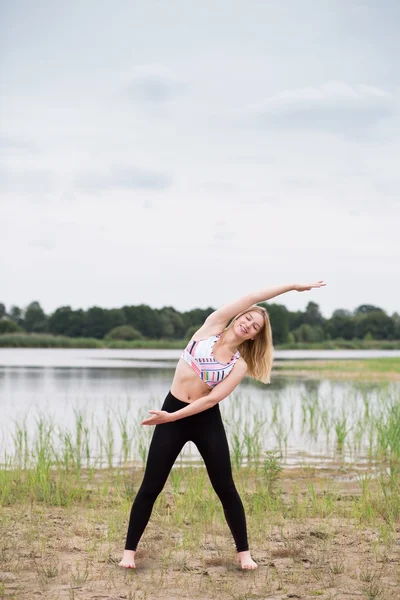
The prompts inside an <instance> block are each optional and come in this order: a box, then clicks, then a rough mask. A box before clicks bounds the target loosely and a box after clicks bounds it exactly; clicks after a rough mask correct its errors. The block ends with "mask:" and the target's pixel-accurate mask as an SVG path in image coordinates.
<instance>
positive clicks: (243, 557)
mask: <svg viewBox="0 0 400 600" xmlns="http://www.w3.org/2000/svg"><path fill="white" fill-rule="evenodd" d="M238 558H239V562H240V566H241V567H242V569H257V566H258V565H257V563H255V562H254V560H253V559H252V558H251V556H250V552H249V551H248V550H247V551H246V552H238Z"/></svg>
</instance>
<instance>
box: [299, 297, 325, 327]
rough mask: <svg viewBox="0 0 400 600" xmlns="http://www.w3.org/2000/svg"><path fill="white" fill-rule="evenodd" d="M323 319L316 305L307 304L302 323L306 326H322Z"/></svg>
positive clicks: (313, 303)
mask: <svg viewBox="0 0 400 600" xmlns="http://www.w3.org/2000/svg"><path fill="white" fill-rule="evenodd" d="M323 322H324V317H323V316H322V314H321V312H320V310H319V306H318V304H316V303H315V302H309V303H308V304H307V306H306V312H305V315H304V323H306V324H307V325H320V326H321V325H322V324H323Z"/></svg>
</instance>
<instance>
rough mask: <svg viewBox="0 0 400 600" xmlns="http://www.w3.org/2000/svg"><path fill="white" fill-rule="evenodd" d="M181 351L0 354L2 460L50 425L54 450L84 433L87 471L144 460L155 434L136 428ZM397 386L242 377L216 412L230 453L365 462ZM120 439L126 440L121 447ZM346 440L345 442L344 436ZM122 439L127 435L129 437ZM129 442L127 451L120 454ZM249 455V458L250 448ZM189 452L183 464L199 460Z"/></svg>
mask: <svg viewBox="0 0 400 600" xmlns="http://www.w3.org/2000/svg"><path fill="white" fill-rule="evenodd" d="M179 354H180V352H179V351H178V350H109V349H106V350H103V349H90V350H85V349H14V348H13V349H7V348H3V349H0V452H1V454H0V457H1V458H0V462H3V463H4V462H6V461H7V457H10V456H12V455H15V453H16V448H15V438H16V437H18V435H17V432H18V429H21V427H23V428H24V430H25V431H26V434H27V436H28V439H29V447H33V445H34V443H35V440H37V436H38V431H39V429H40V426H39V425H38V423H42V425H43V424H46V427H48V429H49V431H50V430H51V435H52V436H53V437H52V440H53V444H54V447H55V448H61V447H62V445H63V443H64V442H65V439H66V438H67V436H70V438H71V437H72V438H74V436H76V431H77V427H78V426H77V423H78V421H79V420H80V423H81V424H83V427H84V429H85V431H86V434H85V435H86V438H85V440H86V441H85V443H86V454H87V457H88V461H90V464H96V465H98V466H105V465H107V464H109V463H110V462H111V461H112V464H119V463H121V462H126V460H128V459H129V460H131V461H135V460H136V461H137V460H140V459H141V458H143V456H144V451H145V450H144V449H145V448H146V447H147V446H148V443H149V439H150V436H151V433H152V430H153V428H150V427H143V426H140V421H141V419H143V418H144V417H145V416H146V414H147V411H148V410H149V409H152V408H154V409H158V408H160V407H161V404H162V402H163V399H164V397H165V396H166V394H167V392H168V390H169V386H170V383H171V380H172V375H173V369H174V367H175V364H176V361H177V359H178V357H179ZM275 356H276V358H277V359H278V360H285V359H290V360H293V359H300V358H303V359H304V358H307V359H308V358H312V359H318V358H319V359H321V358H323V359H330V358H346V359H347V358H350V357H351V358H365V357H368V358H369V357H371V358H375V357H382V356H400V351H280V352H279V351H277V352H276V354H275ZM399 398H400V384H399V383H398V382H391V383H379V384H378V383H373V382H372V383H371V382H360V381H358V382H352V381H347V380H346V381H331V380H318V381H316V380H314V379H311V378H310V379H304V378H302V379H301V380H300V379H297V378H295V377H282V376H279V375H276V376H275V377H273V378H272V383H271V384H270V385H262V384H258V383H255V382H253V381H252V380H250V379H246V380H245V381H243V382H242V384H241V385H240V386H239V388H238V389H237V390H236V391H235V392H234V393H233V394H232V395H231V396H230V397H229V398H227V399H225V400H224V401H223V402H222V403H221V404H220V407H221V411H222V415H223V418H224V422H225V425H226V429H227V433H228V439H229V441H230V445H231V449H232V452H233V453H234V455H235V457H236V459H237V460H240V457H241V455H243V456H245V455H246V453H247V455H250V454H251V452H252V451H253V450H254V448H255V447H256V446H257V447H258V452H259V453H263V452H265V451H270V450H275V451H277V452H279V453H280V454H281V455H282V457H283V460H284V461H285V463H286V464H288V465H297V464H304V463H307V464H310V463H311V464H322V463H324V464H329V463H334V462H335V461H337V460H338V459H339V460H346V461H349V460H350V461H354V460H357V461H358V462H363V461H366V460H367V459H368V455H370V454H371V443H373V440H372V441H371V419H372V418H378V417H379V418H381V419H383V418H385V415H383V414H381V413H382V411H383V410H386V411H387V410H389V409H390V406H391V405H392V404H393V402H398V401H399ZM124 435H125V442H124V441H123V438H124ZM343 435H344V438H343ZM127 436H128V437H127ZM126 439H128V441H129V449H128V450H127V448H126V444H127V442H126ZM252 448H253V450H252ZM197 459H198V454H197V449H196V448H195V447H194V446H193V444H191V443H190V444H188V445H187V446H186V447H185V450H184V452H183V454H182V457H181V460H182V461H196V460H197Z"/></svg>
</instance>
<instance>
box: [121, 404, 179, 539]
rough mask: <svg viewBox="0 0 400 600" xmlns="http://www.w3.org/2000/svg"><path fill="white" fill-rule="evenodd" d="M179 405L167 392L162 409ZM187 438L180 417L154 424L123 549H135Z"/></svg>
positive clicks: (173, 408) (177, 407) (172, 409)
mask: <svg viewBox="0 0 400 600" xmlns="http://www.w3.org/2000/svg"><path fill="white" fill-rule="evenodd" d="M178 403H179V404H178ZM182 405H184V403H182V402H180V401H179V400H176V399H175V398H174V397H173V396H172V395H168V396H167V398H166V400H165V402H164V404H163V407H162V409H163V410H167V411H168V412H174V410H179V409H180V408H182ZM187 440H188V435H187V424H186V423H185V422H184V419H180V420H179V421H174V422H172V423H165V424H163V425H156V427H155V430H154V433H153V437H152V440H151V443H150V448H149V454H148V457H147V463H146V469H145V473H144V478H143V481H142V484H141V486H140V488H139V491H138V493H137V496H136V498H135V501H134V503H133V506H132V509H131V514H130V519H129V526H128V533H127V536H126V544H125V549H126V550H136V547H137V544H138V542H139V540H140V538H141V536H142V534H143V531H144V530H145V527H146V525H147V523H148V521H149V519H150V515H151V512H152V509H153V505H154V502H155V500H156V498H157V496H158V495H159V493H160V492H161V490H162V489H163V487H164V485H165V482H166V480H167V478H168V475H169V472H170V471H171V468H172V466H173V464H174V462H175V460H176V458H177V456H178V454H179V452H180V451H181V450H182V448H183V446H184V444H185V443H186V442H187Z"/></svg>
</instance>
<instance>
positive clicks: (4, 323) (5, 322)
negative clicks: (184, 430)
mask: <svg viewBox="0 0 400 600" xmlns="http://www.w3.org/2000/svg"><path fill="white" fill-rule="evenodd" d="M22 331H23V329H22V328H21V327H20V326H19V325H17V324H16V323H14V321H11V319H6V318H3V319H0V335H1V334H3V333H20V332H22Z"/></svg>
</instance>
